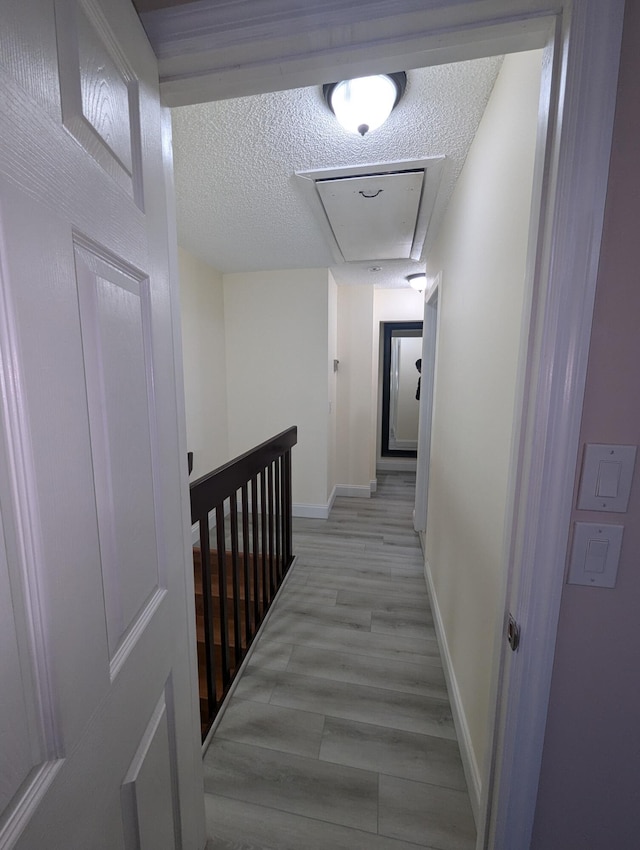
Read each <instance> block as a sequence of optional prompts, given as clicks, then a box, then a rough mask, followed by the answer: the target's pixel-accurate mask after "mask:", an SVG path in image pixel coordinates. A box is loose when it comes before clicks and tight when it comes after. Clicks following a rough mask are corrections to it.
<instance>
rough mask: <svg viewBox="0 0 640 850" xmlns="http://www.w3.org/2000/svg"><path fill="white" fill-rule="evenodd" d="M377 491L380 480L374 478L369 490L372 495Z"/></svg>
mask: <svg viewBox="0 0 640 850" xmlns="http://www.w3.org/2000/svg"><path fill="white" fill-rule="evenodd" d="M377 489H378V479H377V478H372V479H371V481H370V482H369V490H370V491H371V492H372V493H375V492H376V490H377Z"/></svg>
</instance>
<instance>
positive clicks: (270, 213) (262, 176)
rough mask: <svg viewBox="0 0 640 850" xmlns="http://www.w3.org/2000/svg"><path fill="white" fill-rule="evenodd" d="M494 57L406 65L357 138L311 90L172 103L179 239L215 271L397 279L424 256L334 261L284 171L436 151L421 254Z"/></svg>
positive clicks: (296, 184)
mask: <svg viewBox="0 0 640 850" xmlns="http://www.w3.org/2000/svg"><path fill="white" fill-rule="evenodd" d="M501 61H502V58H501V57H490V58H487V59H478V60H473V61H469V62H459V63H456V64H453V65H439V66H435V67H431V68H422V69H418V70H413V71H409V72H408V74H407V76H408V84H407V90H406V92H405V95H404V97H403V98H402V100H401V101H400V103H399V104H398V106H397V107H396V109H395V110H394V112H393V113H392V115H391V117H390V118H389V120H388V121H387V123H386V124H384V125H383V126H382V127H381V128H380V129H378V130H376V131H374V132H372V133H370V134H368V135H367V136H365V137H364V138H361V137H360V136H356V135H352V134H350V133H347V132H346V131H344V130H343V129H342V128H341V127H340V125H339V124H338V123H337V121H336V120H335V118H334V116H333V114H332V113H331V112H330V111H329V110H328V108H327V107H326V105H325V103H324V101H323V99H322V92H321V88H320V87H319V86H318V87H312V88H303V89H293V90H290V91H282V92H274V93H271V94H266V95H257V96H251V97H243V98H237V99H233V100H224V101H218V102H215V103H208V104H198V105H195V106H185V107H177V108H175V109H173V111H172V112H173V133H174V159H175V179H176V196H177V211H178V235H179V241H180V243H181V245H183V246H184V248H186V249H187V250H188V251H190V252H191V253H192V254H194V255H195V256H197V257H199V258H200V259H202V260H204V261H205V262H207V263H209V264H210V265H211V266H213V267H214V268H216V269H218V270H219V271H222V272H238V271H258V270H272V269H285V268H319V267H321V268H324V267H327V268H331V269H332V272H333V275H334V277H335V279H336V281H337V282H338V283H339V284H342V285H344V284H371V283H374V284H375V285H376V286H383V287H397V286H402V287H404V286H406V285H407V284H406V281H405V277H406V275H407V274H411V273H414V272H415V271H420V270H423V268H424V259H425V257H424V255H423V257H422V262H420V263H416V262H414V261H411V260H409V261H399V260H395V261H386V262H377V263H375V264H374V263H366V262H360V263H352V264H342V265H339V266H336V265H335V259H334V256H333V255H332V253H331V250H330V247H329V244H328V243H327V241H326V239H325V237H324V235H323V233H322V230H321V228H320V227H318V225H317V223H316V218H315V216H314V212H313V210H312V207H311V206H310V204H309V202H308V199H307V197H306V194H305V193H304V191H303V189H302V187H301V185H300V183H301V181H299V180H298V179H297V178H296V177H295V173H296V172H297V171H307V170H317V169H321V168H340V167H345V166H349V167H350V166H356V165H358V166H359V165H375V164H383V163H388V162H398V161H402V160H415V159H420V158H424V157H431V156H443V155H444V156H445V157H446V161H445V168H444V172H443V176H442V182H441V184H440V191H439V193H438V197H437V201H436V206H435V209H434V213H433V217H432V221H431V224H430V228H429V234H428V237H427V243H426V249H427V250H428V247H429V245H430V243H431V242H432V240H433V237H434V235H435V232H436V231H437V227H438V225H439V223H440V222H441V220H442V217H443V214H444V212H445V210H446V206H447V204H448V202H449V199H450V197H451V193H452V191H453V188H454V185H455V182H456V180H457V178H458V176H459V174H460V171H461V169H462V166H463V164H464V160H465V158H466V155H467V152H468V150H469V146H470V144H471V141H472V140H473V137H474V135H475V132H476V130H477V127H478V124H479V122H480V118H481V117H482V114H483V112H484V108H485V106H486V103H487V100H488V98H489V95H490V94H491V89H492V87H493V84H494V82H495V78H496V76H497V73H498V71H499V69H500V64H501ZM372 265H375V266H382V270H381V271H378V272H370V271H369V267H370V266H372Z"/></svg>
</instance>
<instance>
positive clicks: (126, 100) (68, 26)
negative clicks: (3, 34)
mask: <svg viewBox="0 0 640 850" xmlns="http://www.w3.org/2000/svg"><path fill="white" fill-rule="evenodd" d="M55 8H56V32H57V38H58V51H59V67H60V91H61V96H62V119H63V122H64V125H65V127H66V128H67V129H68V130H69V132H70V133H71V134H72V135H73V136H75V138H76V139H77V140H78V142H80V144H81V145H82V146H83V147H84V148H85V150H86V151H87V152H88V153H89V154H90V155H91V156H92V157H93V158H94V159H95V160H96V161H97V162H98V163H99V164H100V166H101V167H102V168H103V169H104V170H105V171H106V173H107V174H109V176H110V177H112V178H113V180H115V181H116V183H117V184H118V185H119V186H120V187H121V188H122V189H123V190H124V191H125V192H126V193H127V194H128V195H130V196H131V197H132V198H134V199H135V201H136V203H137V204H138V206H139V207H140V208H142V207H143V201H142V183H141V149H140V104H139V89H138V81H137V79H136V76H135V73H134V72H133V70H132V68H131V67H130V65H129V63H128V62H127V60H126V58H125V57H124V55H123V54H122V51H121V50H120V48H119V46H118V44H117V42H116V41H115V39H114V38H113V36H112V35H111V32H110V30H109V28H108V27H107V26H106V25H105V23H104V18H103V16H102V14H101V12H100V9H99V6H98V4H96V3H95V2H93V0H56V4H55Z"/></svg>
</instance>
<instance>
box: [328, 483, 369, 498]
mask: <svg viewBox="0 0 640 850" xmlns="http://www.w3.org/2000/svg"><path fill="white" fill-rule="evenodd" d="M336 496H353V497H354V498H358V499H369V498H371V485H369V484H338V485H337V486H336Z"/></svg>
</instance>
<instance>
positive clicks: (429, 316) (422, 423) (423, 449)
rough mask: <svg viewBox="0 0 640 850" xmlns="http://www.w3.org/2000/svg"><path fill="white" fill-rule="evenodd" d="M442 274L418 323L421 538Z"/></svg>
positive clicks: (416, 518)
mask: <svg viewBox="0 0 640 850" xmlns="http://www.w3.org/2000/svg"><path fill="white" fill-rule="evenodd" d="M441 282H442V272H438V274H437V275H436V277H435V279H434V280H432V281H431V282H430V284H429V285H428V286H427V289H426V290H425V298H424V315H423V319H422V371H421V385H420V387H421V388H420V418H419V422H418V464H417V469H416V503H415V509H414V512H413V527H414V529H415V530H416V531H417V532H418V534H420V535H421V536H422V544H423V548H424V534H425V533H426V530H427V510H428V508H429V465H430V463H431V428H432V426H433V403H434V399H435V393H436V374H437V373H436V366H437V362H436V361H437V356H438V319H439V316H440V311H439V309H438V302H439V300H440V284H441Z"/></svg>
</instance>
